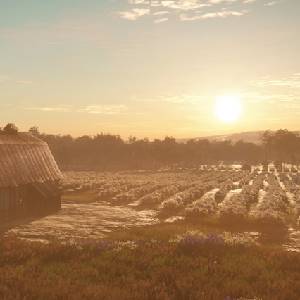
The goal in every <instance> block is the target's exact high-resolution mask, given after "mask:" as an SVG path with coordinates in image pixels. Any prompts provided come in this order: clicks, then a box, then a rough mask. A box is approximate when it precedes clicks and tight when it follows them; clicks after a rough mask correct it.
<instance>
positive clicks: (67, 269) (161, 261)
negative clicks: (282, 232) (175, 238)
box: [0, 231, 300, 300]
mask: <svg viewBox="0 0 300 300" xmlns="http://www.w3.org/2000/svg"><path fill="white" fill-rule="evenodd" d="M139 233H140V234H142V232H141V231H139ZM148 238H150V233H148V236H147V239H137V241H136V243H132V242H127V243H126V242H117V241H116V240H112V239H111V240H109V241H108V240H106V241H99V242H97V243H86V244H84V245H82V246H80V247H79V246H76V245H73V246H72V245H67V246H66V245H61V244H56V243H51V244H49V245H43V244H39V243H28V242H22V241H19V240H16V239H14V238H7V239H3V240H1V241H0V299H5V300H6V299H7V300H10V299H14V300H18V299H22V300H25V299H118V300H119V299H122V300H123V299H125V300H126V299H139V300H141V299H149V300H150V299H151V300H153V299H241V298H243V299H244V298H245V299H272V300H273V299H275V300H276V299H289V300H291V299H299V295H300V256H299V254H295V253H284V252H282V251H280V250H278V249H277V250H276V249H266V248H257V247H245V246H228V245H226V244H222V243H219V242H217V241H212V242H205V243H202V242H201V243H199V241H197V240H196V241H195V240H192V239H187V240H184V241H181V242H179V243H170V242H167V241H166V240H164V239H161V240H159V241H157V240H155V241H154V240H151V239H148Z"/></svg>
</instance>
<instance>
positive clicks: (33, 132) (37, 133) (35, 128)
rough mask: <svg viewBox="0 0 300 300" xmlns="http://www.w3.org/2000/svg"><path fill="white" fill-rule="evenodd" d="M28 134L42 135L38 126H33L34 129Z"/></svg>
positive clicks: (30, 129)
mask: <svg viewBox="0 0 300 300" xmlns="http://www.w3.org/2000/svg"><path fill="white" fill-rule="evenodd" d="M28 132H29V133H30V134H32V135H34V136H38V135H40V131H39V128H38V127H37V126H33V127H31V128H29V130H28Z"/></svg>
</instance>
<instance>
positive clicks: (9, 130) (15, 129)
mask: <svg viewBox="0 0 300 300" xmlns="http://www.w3.org/2000/svg"><path fill="white" fill-rule="evenodd" d="M3 131H4V132H5V133H8V134H17V133H18V131H19V129H18V127H17V126H16V125H15V124H13V123H8V124H7V125H6V126H5V127H4V128H3Z"/></svg>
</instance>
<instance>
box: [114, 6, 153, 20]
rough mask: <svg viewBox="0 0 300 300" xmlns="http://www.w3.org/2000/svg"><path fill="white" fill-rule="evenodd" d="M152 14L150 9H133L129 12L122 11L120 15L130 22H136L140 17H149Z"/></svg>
mask: <svg viewBox="0 0 300 300" xmlns="http://www.w3.org/2000/svg"><path fill="white" fill-rule="evenodd" d="M149 13H150V9H149V8H133V9H131V10H129V11H121V12H119V15H120V17H121V18H123V19H126V20H129V21H136V20H137V19H139V18H140V17H143V16H145V15H148V14H149Z"/></svg>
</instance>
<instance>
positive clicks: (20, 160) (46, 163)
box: [0, 133, 62, 187]
mask: <svg viewBox="0 0 300 300" xmlns="http://www.w3.org/2000/svg"><path fill="white" fill-rule="evenodd" d="M61 178H62V174H61V172H60V170H59V168H58V166H57V164H56V162H55V159H54V157H53V155H52V153H51V151H50V149H49V147H48V145H47V144H46V143H45V142H43V141H41V140H40V139H38V138H36V137H33V136H31V135H29V134H23V133H18V134H9V135H8V134H3V133H0V187H16V186H19V185H24V184H29V183H33V182H45V181H55V180H59V179H61Z"/></svg>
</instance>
